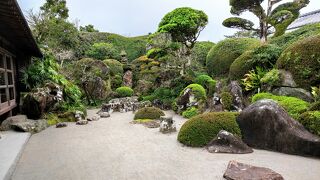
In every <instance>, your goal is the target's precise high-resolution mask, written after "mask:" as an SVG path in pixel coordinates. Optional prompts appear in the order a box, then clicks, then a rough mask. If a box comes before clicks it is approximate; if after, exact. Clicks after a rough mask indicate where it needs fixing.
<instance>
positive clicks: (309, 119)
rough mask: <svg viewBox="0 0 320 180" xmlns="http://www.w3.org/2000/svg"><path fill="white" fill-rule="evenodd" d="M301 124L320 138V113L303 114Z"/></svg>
mask: <svg viewBox="0 0 320 180" xmlns="http://www.w3.org/2000/svg"><path fill="white" fill-rule="evenodd" d="M299 122H300V123H301V124H302V125H303V126H304V127H305V128H306V129H308V130H309V131H310V132H311V133H313V134H315V135H318V136H320V111H308V112H305V113H303V114H302V115H301V116H300V118H299Z"/></svg>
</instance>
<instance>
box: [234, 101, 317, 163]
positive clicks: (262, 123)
mask: <svg viewBox="0 0 320 180" xmlns="http://www.w3.org/2000/svg"><path fill="white" fill-rule="evenodd" d="M237 122H238V124H239V126H240V129H241V131H242V136H243V141H244V142H245V143H247V144H248V145H249V146H250V147H253V148H259V149H266V150H274V151H278V152H283V153H288V154H297V155H307V156H317V157H320V137H318V136H316V135H313V134H311V133H310V132H309V131H307V130H306V129H305V128H304V127H303V126H302V125H301V124H300V123H299V122H298V121H296V120H294V119H292V118H291V117H290V116H289V114H288V113H287V112H286V111H285V110H284V109H283V108H282V107H281V106H280V105H278V103H276V102H275V101H272V100H261V101H258V102H256V103H254V104H252V105H250V106H249V107H248V108H246V109H245V110H243V111H242V113H241V114H240V115H239V117H238V118H237Z"/></svg>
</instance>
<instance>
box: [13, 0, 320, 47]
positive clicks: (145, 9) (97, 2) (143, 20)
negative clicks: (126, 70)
mask: <svg viewBox="0 0 320 180" xmlns="http://www.w3.org/2000/svg"><path fill="white" fill-rule="evenodd" d="M288 1H290V0H284V1H283V2H288ZM44 2H45V0H18V3H19V5H20V7H21V9H22V10H23V12H24V13H26V12H27V11H28V10H30V9H33V10H34V11H37V10H39V7H40V6H41V5H42V4H43V3H44ZM67 6H68V8H69V16H70V17H69V19H70V21H72V22H78V24H79V25H87V24H92V25H94V26H95V28H96V29H98V30H99V31H101V32H111V33H117V34H121V35H124V36H140V35H146V34H148V33H153V32H155V31H156V30H157V27H158V24H159V22H160V21H161V19H162V17H163V16H164V15H165V14H166V13H168V12H170V11H172V10H174V9H175V8H178V7H191V8H194V9H198V10H202V11H204V12H205V13H206V14H207V15H208V17H209V24H208V25H207V27H206V28H205V30H204V31H203V32H202V33H201V35H200V37H199V40H200V41H213V42H218V41H220V40H222V39H224V38H225V37H224V36H225V35H231V34H233V33H234V32H236V30H234V29H229V28H226V27H224V26H223V25H222V22H223V20H224V19H226V18H228V17H231V16H232V15H231V14H230V6H229V0H67ZM317 9H320V1H319V0H310V4H309V5H308V6H307V7H306V8H304V9H302V10H301V13H307V12H310V11H314V10H317ZM241 17H245V18H248V19H250V20H252V21H253V22H257V18H256V17H255V16H254V15H253V14H251V13H244V14H243V16H241Z"/></svg>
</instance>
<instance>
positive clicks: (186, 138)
mask: <svg viewBox="0 0 320 180" xmlns="http://www.w3.org/2000/svg"><path fill="white" fill-rule="evenodd" d="M237 115H238V114H237V113H231V112H216V113H205V114H201V115H198V116H195V117H193V118H191V119H190V120H188V121H187V122H185V123H184V124H183V125H182V127H181V129H180V131H179V134H178V141H179V142H181V143H182V144H184V145H187V146H192V147H202V146H205V145H206V144H208V143H209V142H210V141H211V140H212V139H213V138H214V137H216V135H217V134H218V133H219V131H220V130H226V131H228V132H230V133H233V134H235V135H237V136H240V137H241V131H240V128H239V126H238V124H237V122H236V117H237Z"/></svg>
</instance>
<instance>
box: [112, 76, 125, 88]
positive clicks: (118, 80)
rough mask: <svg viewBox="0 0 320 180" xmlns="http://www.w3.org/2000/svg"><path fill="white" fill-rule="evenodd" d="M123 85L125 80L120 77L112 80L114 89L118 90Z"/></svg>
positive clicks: (114, 77)
mask: <svg viewBox="0 0 320 180" xmlns="http://www.w3.org/2000/svg"><path fill="white" fill-rule="evenodd" d="M122 83H123V80H122V76H120V75H115V76H113V77H112V78H111V88H112V89H116V88H118V87H120V86H121V85H122Z"/></svg>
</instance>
